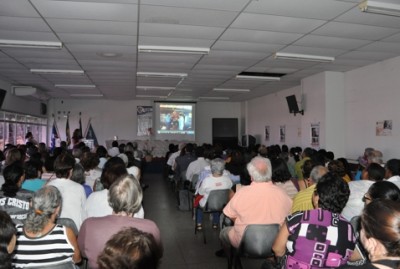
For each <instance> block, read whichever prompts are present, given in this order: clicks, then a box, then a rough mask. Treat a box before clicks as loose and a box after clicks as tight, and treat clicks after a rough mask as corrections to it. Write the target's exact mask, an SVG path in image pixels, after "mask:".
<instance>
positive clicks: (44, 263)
mask: <svg viewBox="0 0 400 269" xmlns="http://www.w3.org/2000/svg"><path fill="white" fill-rule="evenodd" d="M61 202H62V198H61V193H60V191H59V190H58V189H57V188H56V187H54V186H45V187H43V188H42V189H40V190H38V191H37V192H36V193H35V195H34V196H33V198H32V207H31V210H30V211H29V214H28V217H27V219H26V221H25V223H24V225H17V247H16V249H15V256H14V258H13V264H14V265H15V267H16V268H25V267H35V268H42V267H48V268H49V267H50V266H56V265H60V264H70V268H71V269H72V268H74V265H73V263H79V262H80V261H81V254H80V250H79V247H78V243H77V240H76V236H75V234H74V232H73V230H72V229H71V228H69V227H66V226H62V225H58V224H56V218H57V216H58V214H59V213H60V210H61ZM50 268H52V267H50ZM63 268H66V267H63Z"/></svg>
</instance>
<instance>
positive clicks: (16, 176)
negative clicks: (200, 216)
mask: <svg viewBox="0 0 400 269" xmlns="http://www.w3.org/2000/svg"><path fill="white" fill-rule="evenodd" d="M27 137H28V138H29V139H28V138H27V142H26V144H24V145H11V144H8V145H6V148H5V149H4V152H1V153H2V154H0V157H3V158H2V159H1V160H0V161H1V176H0V181H1V183H0V185H1V191H0V240H1V251H0V252H1V253H0V268H1V269H10V268H79V267H78V266H81V265H82V266H83V263H87V264H88V268H91V269H95V268H101V269H111V268H121V269H124V268H126V269H128V268H156V267H157V266H158V264H159V261H160V259H161V257H162V255H163V245H162V242H161V236H160V231H159V228H158V226H157V225H156V224H155V223H154V222H153V221H151V220H148V219H145V218H144V209H143V206H142V199H143V187H144V186H143V184H141V182H140V176H141V158H138V157H135V156H139V154H140V153H138V152H137V151H138V149H137V145H135V143H129V144H127V145H117V148H118V152H113V149H112V148H110V149H108V150H107V149H106V148H105V147H103V146H99V147H97V148H96V149H94V150H91V149H90V148H89V147H87V146H86V145H85V144H84V143H79V142H78V143H75V146H73V148H72V149H69V148H68V147H67V144H66V143H61V146H60V147H57V148H54V149H53V150H49V149H47V148H46V145H44V144H43V143H37V142H36V143H33V142H32V141H33V137H32V135H31V134H30V135H29V136H28V135H27ZM114 146H115V144H114ZM109 153H110V154H111V155H112V156H111V155H110V154H109ZM128 234H129V235H130V237H126V238H124V239H125V241H123V240H120V239H118V238H120V237H121V236H122V237H124V236H126V235H128ZM115 240H118V242H115ZM60 266H61V267H60Z"/></svg>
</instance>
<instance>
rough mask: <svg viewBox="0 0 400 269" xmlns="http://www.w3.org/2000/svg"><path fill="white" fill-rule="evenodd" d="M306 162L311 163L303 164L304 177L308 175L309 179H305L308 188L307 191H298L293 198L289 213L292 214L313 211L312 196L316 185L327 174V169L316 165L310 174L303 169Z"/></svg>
mask: <svg viewBox="0 0 400 269" xmlns="http://www.w3.org/2000/svg"><path fill="white" fill-rule="evenodd" d="M307 162H310V163H311V161H306V162H305V163H304V166H303V173H304V175H305V176H307V175H309V178H308V179H307V182H308V183H307V184H308V185H309V187H307V189H304V190H302V191H299V192H298V193H297V194H296V196H295V197H294V198H293V205H292V211H291V212H292V214H293V213H294V212H297V211H306V210H312V209H314V205H313V203H312V197H313V194H314V190H315V187H316V184H317V183H318V181H319V180H320V179H321V177H322V176H324V175H325V174H326V173H327V172H328V169H327V168H326V167H325V166H321V165H318V166H315V167H314V168H313V169H312V170H311V173H310V172H308V171H307V170H306V169H304V167H305V165H306V164H307ZM307 167H308V166H307ZM306 171H307V172H306Z"/></svg>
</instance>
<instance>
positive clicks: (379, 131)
mask: <svg viewBox="0 0 400 269" xmlns="http://www.w3.org/2000/svg"><path fill="white" fill-rule="evenodd" d="M392 127H393V121H392V120H383V121H377V122H376V127H375V129H376V136H391V135H392Z"/></svg>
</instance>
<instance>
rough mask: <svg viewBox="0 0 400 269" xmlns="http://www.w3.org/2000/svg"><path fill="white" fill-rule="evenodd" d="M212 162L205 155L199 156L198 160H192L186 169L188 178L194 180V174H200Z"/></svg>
mask: <svg viewBox="0 0 400 269" xmlns="http://www.w3.org/2000/svg"><path fill="white" fill-rule="evenodd" d="M209 165H210V163H209V162H208V161H207V160H206V159H204V158H203V157H199V158H197V160H195V161H193V162H191V163H190V164H189V166H188V168H187V170H186V179H187V180H189V181H192V177H193V175H200V172H201V171H202V170H203V169H204V168H205V167H206V166H209Z"/></svg>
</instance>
